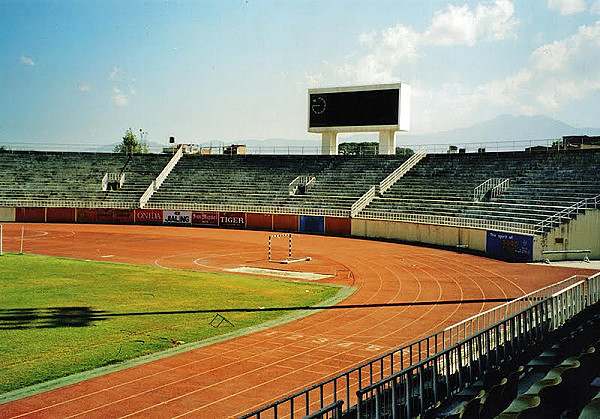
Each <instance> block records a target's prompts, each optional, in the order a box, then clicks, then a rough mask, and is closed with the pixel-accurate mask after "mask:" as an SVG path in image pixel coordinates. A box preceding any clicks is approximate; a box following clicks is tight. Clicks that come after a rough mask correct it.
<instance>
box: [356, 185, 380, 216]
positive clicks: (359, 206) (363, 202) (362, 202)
mask: <svg viewBox="0 0 600 419" xmlns="http://www.w3.org/2000/svg"><path fill="white" fill-rule="evenodd" d="M376 189H377V188H376V187H375V186H371V187H370V188H369V190H368V191H367V192H365V193H364V194H363V196H361V197H360V198H358V200H357V201H356V202H355V203H354V204H352V207H351V208H350V217H351V218H354V216H356V214H358V213H359V212H361V211H362V210H363V209H364V208H365V207H366V206H367V205H369V204H370V203H371V201H372V200H373V198H375V191H376Z"/></svg>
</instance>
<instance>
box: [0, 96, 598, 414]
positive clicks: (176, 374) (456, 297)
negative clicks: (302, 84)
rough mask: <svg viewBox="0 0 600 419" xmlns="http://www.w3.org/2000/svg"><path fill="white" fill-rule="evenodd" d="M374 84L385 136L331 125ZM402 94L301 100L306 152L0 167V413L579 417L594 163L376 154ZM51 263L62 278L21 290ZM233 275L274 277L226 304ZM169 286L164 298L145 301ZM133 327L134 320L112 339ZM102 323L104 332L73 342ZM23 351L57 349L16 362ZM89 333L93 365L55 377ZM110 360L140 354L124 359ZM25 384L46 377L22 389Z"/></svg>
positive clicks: (526, 152) (362, 117)
mask: <svg viewBox="0 0 600 419" xmlns="http://www.w3.org/2000/svg"><path fill="white" fill-rule="evenodd" d="M351 89H354V90H351ZM389 90H392V91H396V92H397V94H396V96H394V97H393V100H392V101H391V102H390V103H391V106H392V107H394V106H396V107H395V108H394V109H393V111H392V112H391V120H387V119H385V118H384V119H378V118H379V117H380V115H381V114H382V113H385V110H386V109H387V107H389V106H390V104H389V103H387V104H385V105H381V106H383V110H384V111H382V112H375V113H374V114H373V113H372V112H371V111H369V112H367V113H365V114H361V113H360V112H358V113H356V114H354V119H353V120H347V119H345V120H341V119H339V115H346V114H347V113H348V112H338V114H336V113H335V111H336V106H341V107H344V106H346V107H349V108H353V107H354V108H355V107H356V104H355V103H356V101H358V102H359V103H364V100H367V99H364V98H359V99H358V100H357V99H356V97H354V98H353V97H350V98H348V96H347V94H348V92H349V91H351V92H354V93H356V92H358V93H356V94H359V95H360V94H364V93H365V92H366V93H367V94H368V95H373V92H382V91H385V92H386V94H388V93H389V92H387V91H389ZM402 90H404V91H406V87H402V85H393V86H390V85H377V86H360V87H358V88H344V89H339V88H337V89H329V90H314V91H309V102H308V109H309V113H313V114H314V115H315V117H314V120H313V119H311V118H312V116H310V115H309V130H313V132H319V133H321V134H322V147H321V150H320V152H319V153H318V154H285V155H281V154H280V155H274V154H246V153H245V150H244V148H243V147H241V146H235V145H234V146H231V147H229V148H228V149H227V152H225V153H223V152H222V153H220V154H214V153H211V154H207V153H203V152H202V151H201V150H195V151H193V147H187V146H184V145H175V144H173V146H172V147H169V148H168V149H167V150H166V151H168V152H167V153H160V154H128V153H75V152H45V151H31V150H28V151H19V150H3V151H1V152H0V167H1V168H2V170H1V171H0V185H1V188H0V221H1V222H2V229H1V230H0V232H1V238H0V242H1V245H2V248H1V252H2V253H4V255H3V257H2V259H1V260H0V262H4V263H6V264H7V265H3V266H5V267H4V268H3V269H6V272H9V268H10V269H13V268H12V267H11V266H12V265H8V263H16V264H17V265H15V266H17V268H14V269H15V272H16V271H18V272H20V273H21V274H22V273H24V274H25V279H23V278H22V277H19V279H18V280H17V277H14V278H13V277H12V276H10V275H12V273H11V274H10V275H9V277H10V278H13V280H14V281H15V282H17V281H22V282H20V284H21V285H18V286H17V291H10V290H9V282H10V281H7V282H6V283H5V285H4V287H5V290H6V293H7V295H10V292H15V295H17V294H20V295H22V294H24V293H25V292H27V293H31V296H30V297H29V296H28V297H27V298H31V299H29V300H27V299H26V300H22V301H24V302H22V303H19V302H18V301H19V300H18V297H16V296H15V297H13V298H14V299H15V300H7V302H6V303H5V304H7V305H6V307H5V308H4V309H3V310H2V311H3V314H2V316H1V322H2V323H1V324H2V327H1V329H2V330H3V331H4V332H3V333H5V339H3V340H4V342H6V343H5V345H6V346H5V347H4V352H10V350H11V349H12V348H11V347H12V346H13V345H16V346H18V347H19V351H18V354H19V356H17V357H16V358H9V359H5V360H3V363H5V365H4V367H5V369H6V370H9V371H10V374H12V375H9V376H8V378H3V380H7V381H3V385H4V386H5V387H3V388H5V389H6V390H5V392H4V393H3V394H2V395H0V401H1V402H2V404H1V405H0V416H1V417H3V418H4V417H6V418H9V417H10V418H13V417H74V416H83V417H129V416H136V417H142V416H145V417H180V416H188V417H244V418H265V417H267V418H268V417H272V418H278V417H308V418H326V417H327V418H384V417H385V418H409V417H418V416H420V417H465V418H471V417H494V416H497V415H500V417H541V416H543V417H558V416H559V415H561V414H568V415H579V414H580V413H581V415H582V416H580V417H593V416H595V414H596V413H595V412H597V410H594V409H598V407H597V406H598V398H597V396H596V393H598V385H597V383H598V377H599V375H600V368H599V365H600V355H599V354H600V333H599V332H598V331H599V330H600V327H598V325H599V322H600V317H598V316H599V315H600V313H598V299H599V298H600V274H598V273H597V272H598V270H597V269H596V270H594V267H595V264H596V263H597V262H596V261H595V260H596V259H598V258H600V211H599V208H598V203H599V199H600V177H599V176H598V173H599V172H600V158H599V157H600V149H598V148H595V147H594V146H593V145H590V144H589V143H588V142H586V139H584V138H579V139H575V140H573V138H566V139H563V140H562V141H549V142H548V143H547V144H546V145H545V146H542V145H539V144H535V145H530V146H527V147H523V148H521V149H512V150H507V151H491V150H489V148H488V150H487V151H486V148H484V147H481V146H479V147H477V149H468V148H461V149H458V148H457V147H455V146H450V147H448V148H447V149H445V150H444V151H443V152H440V151H437V152H436V151H432V150H430V149H429V148H428V147H425V146H424V147H420V148H419V150H417V151H412V150H411V152H405V153H402V154H398V155H396V154H395V150H396V147H395V146H396V144H395V140H394V132H395V131H397V130H401V129H405V125H404V124H405V122H403V118H404V117H403V113H407V112H408V109H407V102H406V98H403V93H402ZM313 95H316V96H315V97H313ZM336 95H342V96H344V95H346V96H345V98H344V99H343V100H341V99H340V100H339V101H338V102H336V100H338V99H337V98H336ZM368 100H373V101H374V102H373V105H372V106H370V107H369V109H371V110H372V109H373V108H374V107H375V108H377V107H378V106H380V103H381V102H382V101H381V97H375V98H374V99H373V98H371V99H368ZM353 101H355V102H353ZM383 102H385V100H383ZM336 103H337V105H336ZM353 103H354V104H353ZM326 109H327V111H326ZM338 111H339V110H338ZM328 112H332V113H328ZM323 115H325V116H327V115H329V116H328V117H329V118H330V119H329V120H327V119H324V118H325V117H324V116H323ZM372 118H375V119H372ZM353 124H354V125H353ZM344 130H346V131H351V130H356V131H372V130H375V131H379V132H380V144H379V154H378V155H370V156H369V155H367V156H366V155H339V154H337V152H338V144H337V138H336V135H337V134H336V133H337V132H342V131H344ZM390 132H391V134H390ZM34 255H50V256H54V257H58V258H59V259H58V260H57V261H55V260H54V259H40V260H38V259H37V258H38V256H34ZM98 261H100V262H101V263H98ZM562 261H576V262H578V263H574V264H571V265H569V264H568V263H567V264H566V265H564V264H563V263H561V262H562ZM59 262H60V263H62V262H64V263H76V265H68V266H69V267H68V268H67V267H62V265H59V267H58V268H57V269H58V270H59V272H63V273H60V274H59V277H58V279H59V281H58V282H55V283H54V285H52V286H51V285H48V284H46V283H45V282H40V283H39V284H37V283H36V281H38V280H39V281H43V280H44V279H45V277H46V276H48V277H50V276H51V275H54V273H52V274H51V272H55V271H54V270H53V269H56V268H54V264H55V263H59ZM533 262H539V263H533ZM36 264H37V265H36ZM77 264H79V265H77ZM81 264H83V265H81ZM140 265H141V266H152V267H154V268H153V269H154V270H152V271H151V270H142V271H140V272H141V273H138V274H137V275H138V276H137V277H136V278H138V279H140V278H141V281H142V282H144V281H145V282H149V281H150V279H149V278H150V275H155V274H156V272H158V275H162V276H161V278H162V279H160V280H159V281H158V282H151V284H150V285H149V286H145V287H142V285H139V288H132V289H128V288H120V287H122V286H127V285H128V284H129V283H130V282H133V279H131V280H130V279H129V278H130V276H129V275H130V274H129V273H124V272H125V271H119V272H121V273H116V275H117V277H118V278H120V279H118V280H117V281H116V282H114V283H112V282H111V283H110V285H108V286H106V287H104V288H101V290H100V291H98V292H97V293H98V294H99V295H96V294H95V293H96V291H91V290H92V288H91V286H92V285H91V283H94V284H96V285H102V283H103V282H105V281H107V282H106V283H107V284H108V279H107V278H108V275H109V274H108V273H100V271H101V270H102V269H104V267H108V269H126V268H127V269H142V268H141V267H140V268H138V266H140ZM65 266H67V265H65ZM143 269H151V268H143ZM66 271H72V272H73V275H75V273H78V272H82V273H83V274H84V276H85V279H86V280H88V281H90V285H83V288H80V290H81V291H80V292H76V293H74V294H72V295H71V294H68V289H69V288H71V287H73V288H74V289H75V287H77V286H78V285H77V281H80V280H81V278H79V277H75V276H73V277H71V276H68V275H67V273H65V272H66ZM196 271H201V272H214V273H218V274H219V275H221V276H219V275H217V276H219V278H221V280H223V279H225V281H226V282H221V283H219V284H220V285H216V286H213V287H212V288H213V289H212V291H214V292H215V293H214V294H208V293H207V291H205V290H201V291H197V290H196V288H195V287H196V286H197V285H198V284H199V283H201V282H208V279H202V280H200V279H194V278H192V279H189V278H187V277H186V278H182V279H181V280H182V281H187V282H182V283H179V282H175V281H176V280H179V279H178V278H179V276H181V275H183V276H185V275H188V274H189V275H191V274H190V273H189V272H196ZM10 272H12V271H10ZM102 272H104V271H102ZM28 273H29V275H30V276H29V277H27V274H28ZM232 273H234V274H236V275H239V276H241V277H244V275H253V277H251V278H254V277H262V278H263V279H264V278H278V281H274V282H273V281H272V282H270V283H268V285H266V289H265V290H258V289H254V288H250V291H249V292H250V294H251V296H252V298H251V299H250V300H249V302H244V303H243V304H242V305H241V306H235V305H234V304H235V300H236V299H237V298H238V290H237V288H234V283H233V281H234V278H232V277H231V278H230V277H229V276H227V277H225V276H222V275H225V274H232ZM70 274H71V273H69V275H70ZM34 278H35V280H34ZM131 278H133V277H131ZM236 278H237V277H236ZM249 278H250V277H249ZM246 280H247V279H246ZM171 281H173V282H171ZM250 282H251V286H254V285H255V284H257V283H258V279H251V281H250ZM275 283H278V285H277V286H284V287H296V288H297V289H295V290H291V291H289V292H291V293H292V294H293V295H294V297H293V299H290V300H286V299H285V298H288V297H287V296H275V294H269V292H274V289H275V288H276V285H275ZM86 284H88V283H86ZM181 284H184V285H181ZM19 287H21V288H19ZM25 287H31V288H25ZM136 287H137V285H136ZM235 287H237V283H236V285H235ZM298 287H299V288H298ZM25 289H27V290H28V291H23V290H25ZM19 290H20V291H19ZM174 290H177V291H180V292H182V294H184V295H179V296H177V298H180V299H185V298H186V297H187V300H185V301H186V304H187V305H185V306H181V307H179V306H177V307H176V306H174V305H173V303H172V300H169V299H163V300H161V299H162V298H163V297H164V296H165V295H166V294H169V293H170V292H173V291H174ZM51 293H57V295H58V297H57V299H55V300H44V299H43V298H40V297H39V296H47V295H50V294H51ZM264 293H266V294H265V295H267V296H266V297H264V298H263V294H264ZM294 293H295V294H294ZM185 294H188V295H187V296H186V295H185ZM296 294H306V296H307V297H308V296H311V297H312V296H313V295H314V296H315V297H314V298H315V299H313V300H302V301H303V302H300V303H298V302H297V301H300V300H295V299H294V298H296V296H295V295H296ZM269 295H271V296H270V297H269ZM277 295H278V294H277ZM100 297H102V298H105V300H94V298H100ZM317 297H318V298H317ZM120 298H127V299H126V300H125V301H122V302H119V304H121V305H116V306H114V307H117V308H113V306H109V304H111V302H114V301H117V300H119V299H120ZM239 298H241V297H239ZM158 300H161V301H159V302H155V301H158ZM11 301H12V302H11ZM15 301H16V302H15ZM37 301H39V303H37V304H40V305H39V306H35V304H36V302H37ZM92 301H99V302H92ZM19 304H21V305H19ZM48 304H53V305H48ZM138 304H139V305H138ZM124 308H125V309H126V310H125V311H124ZM280 314H281V315H280ZM248 316H259V317H258V320H256V321H255V322H254V323H252V322H249V320H248ZM260 316H263V317H260ZM269 316H270V317H269ZM137 318H145V319H151V321H152V325H151V326H150V325H149V324H146V325H142V326H140V327H141V328H140V329H139V330H138V329H135V330H134V329H133V328H134V327H138V326H133V325H132V324H133V323H119V325H118V326H115V324H116V323H115V322H117V320H119V321H121V319H124V320H123V321H125V322H133V319H137ZM173 319H175V320H173ZM105 325H107V327H108V328H115V329H119V330H118V333H117V334H116V335H111V336H112V337H110V338H98V337H96V335H95V334H94V333H96V332H97V331H98V330H99V329H102V328H103V327H104V326H105ZM184 326H185V327H188V328H189V330H188V331H187V332H185V333H188V334H184V332H182V331H181V329H180V327H184ZM160 328H165V330H163V329H160ZM159 329H160V332H158V331H157V330H159ZM67 331H68V332H69V333H72V334H70V335H67ZM197 331H202V333H205V334H200V335H198V334H194V333H196V332H197ZM26 333H28V335H27V336H28V338H27V339H31V342H30V341H28V340H25V339H26V338H25V336H26ZM42 333H50V335H46V334H42ZM115 336H116V337H115ZM157 336H162V337H161V338H160V339H162V340H163V341H164V342H162V344H163V346H160V345H159V344H158V343H156V342H155V340H156V339H158V338H157ZM165 336H168V337H165ZM182 336H191V337H185V338H182ZM46 339H55V341H53V342H55V343H53V345H51V346H56V347H60V348H61V351H62V352H59V353H58V355H54V357H53V356H48V357H46V358H44V357H43V353H44V351H49V350H50V349H43V350H41V351H40V352H39V353H38V352H35V350H34V349H35V348H34V347H37V346H36V341H37V342H39V341H43V340H46ZM69 339H73V340H72V341H71V340H69ZM103 339H104V340H107V341H111V342H109V344H111V343H115V342H112V340H116V341H118V342H116V343H117V344H118V345H117V346H116V347H117V348H118V350H117V351H116V353H114V351H115V349H114V348H113V349H111V351H113V352H111V354H110V356H108V357H107V356H106V353H102V354H101V355H100V358H101V359H100V360H99V361H97V362H96V364H93V363H91V361H89V360H88V361H85V362H89V363H90V364H89V365H88V367H85V366H83V367H75V366H74V365H71V364H72V363H73V362H75V361H72V360H75V359H76V358H78V356H79V355H81V356H83V355H85V354H86V353H87V352H88V350H89V351H91V350H92V349H93V348H95V347H98V346H99V345H101V344H103V342H102V340H103ZM188 339H190V340H188ZM9 341H10V342H9ZM72 342H76V343H72ZM151 343H152V344H153V345H155V346H156V349H154V350H150V349H147V348H146V347H147V346H150V344H151ZM165 344H166V345H167V346H170V348H169V349H166V350H165ZM30 346H31V347H32V351H31V352H30V350H29V347H30ZM133 347H137V348H138V349H139V348H141V347H143V349H142V350H138V349H136V350H137V352H136V350H132V351H133V352H132V353H133V355H127V354H126V353H128V352H127V351H129V350H130V349H131V348H133ZM105 352H106V351H105ZM28 353H29V355H23V354H28ZM96 356H99V355H97V354H96ZM36 360H43V362H42V363H41V364H39V365H38V366H34V367H32V366H31V365H37V364H33V363H34V362H35V361H36ZM61 362H62V364H61ZM85 362H84V363H85ZM59 364H61V365H62V366H61V367H60V368H59V367H55V365H59ZM90 365H91V366H90ZM70 367H72V368H71V369H70ZM73 368H74V369H73ZM45 369H49V370H50V371H48V372H47V373H46V372H45ZM34 370H44V371H42V372H44V373H45V374H46V375H43V374H42V375H34V376H32V377H33V378H32V377H29V376H27V377H25V375H23V374H25V372H27V373H29V372H32V371H34ZM55 370H56V371H55ZM34 372H36V371H34ZM15 377H19V378H18V379H17V378H15ZM19 383H22V384H19ZM585 415H588V416H585ZM573 417H574V416H573Z"/></svg>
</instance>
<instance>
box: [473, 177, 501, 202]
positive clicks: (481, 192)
mask: <svg viewBox="0 0 600 419" xmlns="http://www.w3.org/2000/svg"><path fill="white" fill-rule="evenodd" d="M500 185H503V186H502V189H501V190H500V191H499V192H497V195H496V196H498V195H500V192H501V191H503V190H505V189H507V188H508V185H509V179H506V178H497V177H495V178H490V179H488V180H486V181H485V182H483V183H481V184H480V185H478V186H476V187H475V188H474V189H473V201H480V200H481V198H483V197H484V196H485V194H486V193H488V192H489V191H493V190H494V189H496V188H499V187H500Z"/></svg>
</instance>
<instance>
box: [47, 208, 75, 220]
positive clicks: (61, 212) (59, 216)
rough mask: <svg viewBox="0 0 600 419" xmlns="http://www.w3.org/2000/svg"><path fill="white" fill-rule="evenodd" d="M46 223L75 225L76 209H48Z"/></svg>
mask: <svg viewBox="0 0 600 419" xmlns="http://www.w3.org/2000/svg"><path fill="white" fill-rule="evenodd" d="M46 222H48V223H74V222H75V208H47V209H46Z"/></svg>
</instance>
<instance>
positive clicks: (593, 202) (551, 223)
mask: <svg viewBox="0 0 600 419" xmlns="http://www.w3.org/2000/svg"><path fill="white" fill-rule="evenodd" d="M599 206H600V195H596V196H594V197H592V198H585V199H582V200H581V201H579V202H576V203H575V204H573V205H571V206H570V207H567V208H565V209H563V210H561V211H559V212H557V213H556V214H554V215H551V216H549V217H548V218H546V219H545V220H543V221H540V222H539V223H537V224H536V225H534V226H533V232H534V234H542V233H544V231H545V230H546V229H552V228H554V227H558V226H559V225H561V224H562V223H564V222H566V221H569V220H570V219H571V214H573V213H580V212H584V211H585V210H586V209H588V208H598V207H599Z"/></svg>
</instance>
